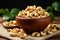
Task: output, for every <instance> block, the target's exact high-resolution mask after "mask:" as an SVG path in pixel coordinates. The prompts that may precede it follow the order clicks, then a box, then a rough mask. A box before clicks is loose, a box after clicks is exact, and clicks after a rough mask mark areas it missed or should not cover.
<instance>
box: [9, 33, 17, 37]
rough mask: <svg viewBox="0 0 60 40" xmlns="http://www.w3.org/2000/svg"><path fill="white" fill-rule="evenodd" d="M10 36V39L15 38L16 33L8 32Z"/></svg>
mask: <svg viewBox="0 0 60 40" xmlns="http://www.w3.org/2000/svg"><path fill="white" fill-rule="evenodd" d="M9 34H10V36H12V37H16V36H17V33H13V32H9Z"/></svg>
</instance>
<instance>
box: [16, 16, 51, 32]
mask: <svg viewBox="0 0 60 40" xmlns="http://www.w3.org/2000/svg"><path fill="white" fill-rule="evenodd" d="M16 22H17V23H18V26H19V27H20V28H22V29H23V30H24V31H25V32H26V33H32V32H40V31H42V30H44V29H45V28H46V27H47V25H48V24H49V23H50V22H51V20H50V17H46V18H22V17H19V16H16Z"/></svg>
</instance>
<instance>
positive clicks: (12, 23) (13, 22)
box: [3, 20, 18, 28]
mask: <svg viewBox="0 0 60 40" xmlns="http://www.w3.org/2000/svg"><path fill="white" fill-rule="evenodd" d="M3 26H4V27H5V28H10V27H11V28H13V27H17V26H18V24H17V22H16V21H15V20H13V21H9V22H7V21H6V22H3Z"/></svg>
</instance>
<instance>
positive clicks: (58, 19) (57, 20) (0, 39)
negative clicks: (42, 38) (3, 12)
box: [0, 17, 60, 40]
mask: <svg viewBox="0 0 60 40" xmlns="http://www.w3.org/2000/svg"><path fill="white" fill-rule="evenodd" d="M52 23H58V24H59V23H60V17H55V20H54V21H53V22H52ZM0 40H9V39H6V38H4V37H0ZM46 40H60V36H56V37H51V38H49V39H46Z"/></svg>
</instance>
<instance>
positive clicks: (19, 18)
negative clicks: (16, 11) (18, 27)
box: [16, 16, 50, 19]
mask: <svg viewBox="0 0 60 40" xmlns="http://www.w3.org/2000/svg"><path fill="white" fill-rule="evenodd" d="M16 18H19V19H47V18H50V16H48V17H45V18H22V17H19V16H16Z"/></svg>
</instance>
